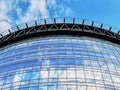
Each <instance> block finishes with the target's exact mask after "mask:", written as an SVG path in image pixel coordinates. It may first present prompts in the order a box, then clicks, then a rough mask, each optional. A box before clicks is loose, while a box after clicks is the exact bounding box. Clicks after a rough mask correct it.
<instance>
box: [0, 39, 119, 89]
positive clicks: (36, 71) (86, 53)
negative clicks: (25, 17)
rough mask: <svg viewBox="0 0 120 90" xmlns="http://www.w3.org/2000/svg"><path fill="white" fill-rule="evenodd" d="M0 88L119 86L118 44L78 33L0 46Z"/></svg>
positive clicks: (100, 87)
mask: <svg viewBox="0 0 120 90" xmlns="http://www.w3.org/2000/svg"><path fill="white" fill-rule="evenodd" d="M0 89H1V90H96V89H97V90H110V89H111V90H120V46H119V45H117V44H112V43H109V42H103V41H101V40H97V39H96V40H95V39H94V40H93V39H92V38H80V37H55V38H54V37H51V38H47V37H46V38H39V39H33V40H26V41H23V42H20V43H19V42H18V43H16V44H13V45H12V46H8V47H6V48H4V49H1V50H0Z"/></svg>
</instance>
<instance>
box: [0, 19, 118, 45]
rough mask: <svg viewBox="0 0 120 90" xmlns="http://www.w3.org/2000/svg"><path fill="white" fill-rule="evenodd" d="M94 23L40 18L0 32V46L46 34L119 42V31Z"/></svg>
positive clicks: (79, 20)
mask: <svg viewBox="0 0 120 90" xmlns="http://www.w3.org/2000/svg"><path fill="white" fill-rule="evenodd" d="M33 23H34V24H33ZM94 24H95V22H94V21H91V24H86V23H85V20H83V19H74V18H54V19H42V20H39V22H38V21H34V22H29V23H26V24H23V25H20V26H17V27H16V30H8V31H7V33H6V34H5V35H3V34H1V37H0V47H3V46H5V45H8V44H10V43H13V42H16V41H19V40H23V39H27V38H33V37H40V36H48V35H75V36H76V35H77V36H90V37H95V38H100V39H104V40H107V41H110V42H114V43H117V44H120V31H118V33H115V32H112V27H109V28H108V29H106V28H105V27H104V25H103V24H99V25H100V26H99V27H98V26H95V25H94Z"/></svg>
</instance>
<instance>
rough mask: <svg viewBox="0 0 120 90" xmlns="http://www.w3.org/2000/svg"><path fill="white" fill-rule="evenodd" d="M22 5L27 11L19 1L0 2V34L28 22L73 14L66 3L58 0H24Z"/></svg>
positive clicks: (2, 0)
mask: <svg viewBox="0 0 120 90" xmlns="http://www.w3.org/2000/svg"><path fill="white" fill-rule="evenodd" d="M65 2H66V3H68V2H67V1H65ZM22 3H23V4H24V5H25V10H24V6H20V5H22V4H20V1H19V0H9V1H8V0H1V1H0V6H1V7H0V23H1V25H0V32H2V31H4V30H7V29H8V28H10V27H11V26H12V27H13V26H16V25H19V24H22V23H25V22H28V21H34V20H37V19H40V18H49V17H52V16H53V17H64V16H65V17H67V16H70V15H71V14H72V10H71V8H70V7H69V6H67V4H66V3H63V2H58V1H57V0H29V1H28V0H22ZM26 7H27V8H26Z"/></svg>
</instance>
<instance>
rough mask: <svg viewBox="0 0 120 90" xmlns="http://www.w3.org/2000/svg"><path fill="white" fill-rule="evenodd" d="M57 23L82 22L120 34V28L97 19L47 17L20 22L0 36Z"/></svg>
mask: <svg viewBox="0 0 120 90" xmlns="http://www.w3.org/2000/svg"><path fill="white" fill-rule="evenodd" d="M55 23H57V24H58V23H68V24H82V25H88V26H94V27H97V28H101V29H105V30H108V31H112V32H114V33H116V34H118V35H120V30H118V29H116V28H113V27H111V26H109V25H106V24H103V23H100V22H96V21H91V20H88V19H81V18H47V19H39V20H35V21H30V22H27V23H24V24H20V25H18V26H16V27H12V28H11V29H9V30H6V31H4V32H2V33H0V38H2V37H3V36H6V35H8V34H10V33H12V32H15V31H18V30H24V29H25V28H29V27H33V26H39V25H44V24H55Z"/></svg>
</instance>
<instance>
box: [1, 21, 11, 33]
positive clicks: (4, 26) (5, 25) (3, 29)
mask: <svg viewBox="0 0 120 90" xmlns="http://www.w3.org/2000/svg"><path fill="white" fill-rule="evenodd" d="M10 28H11V25H10V23H8V22H6V21H1V22H0V33H3V34H7V33H8V31H7V30H8V29H10Z"/></svg>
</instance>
